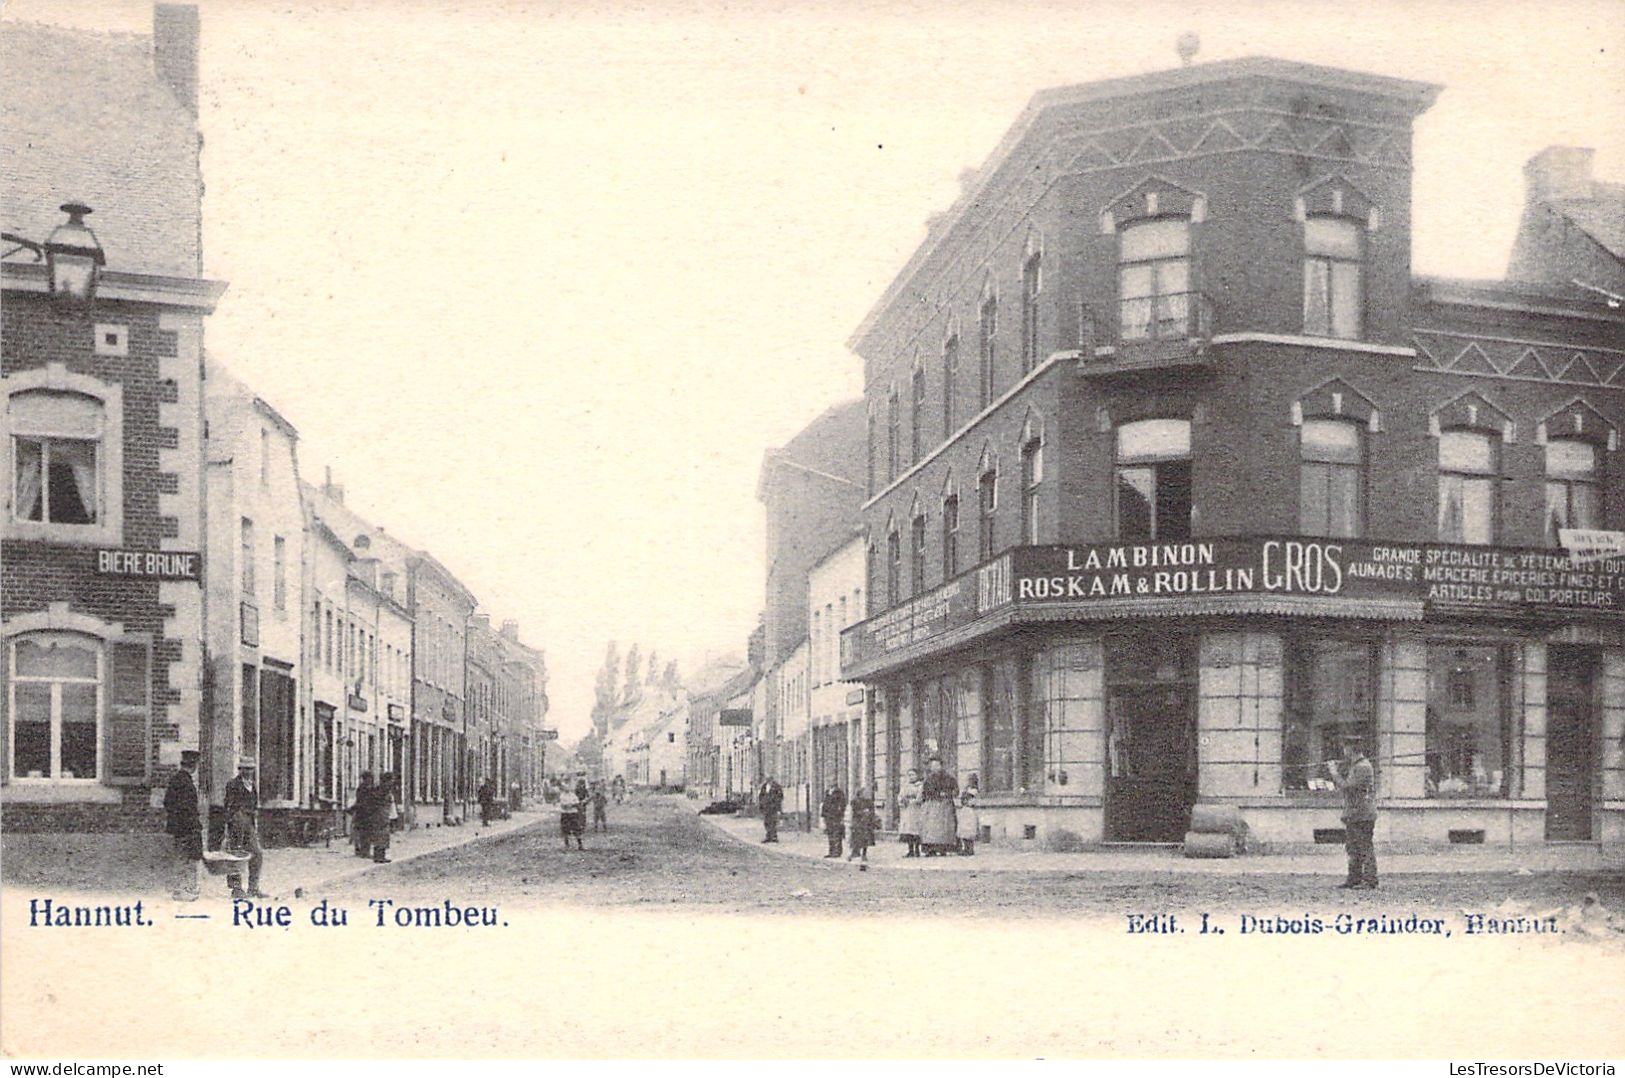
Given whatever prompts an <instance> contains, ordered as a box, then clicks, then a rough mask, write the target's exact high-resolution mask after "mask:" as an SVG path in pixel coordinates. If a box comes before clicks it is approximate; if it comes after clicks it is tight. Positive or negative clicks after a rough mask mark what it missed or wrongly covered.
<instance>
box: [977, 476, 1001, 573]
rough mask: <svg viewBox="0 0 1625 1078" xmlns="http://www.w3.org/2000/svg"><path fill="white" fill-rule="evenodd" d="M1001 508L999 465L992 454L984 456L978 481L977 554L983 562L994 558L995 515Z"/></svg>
mask: <svg viewBox="0 0 1625 1078" xmlns="http://www.w3.org/2000/svg"><path fill="white" fill-rule="evenodd" d="M998 508H999V463H998V461H997V460H995V459H994V458H993V457H992V455H991V454H986V453H984V454H983V455H982V468H981V475H980V476H978V478H977V480H976V515H977V524H978V526H977V536H976V541H977V544H978V546H977V554H978V558H979V560H981V561H986V560H987V559H989V558H991V557H992V556H993V551H994V549H995V540H994V537H993V521H994V514H995V513H996V512H997V511H998Z"/></svg>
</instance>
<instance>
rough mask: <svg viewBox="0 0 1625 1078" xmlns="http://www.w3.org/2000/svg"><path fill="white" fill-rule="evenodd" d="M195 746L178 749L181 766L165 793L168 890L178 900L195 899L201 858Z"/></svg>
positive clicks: (200, 828) (200, 822)
mask: <svg viewBox="0 0 1625 1078" xmlns="http://www.w3.org/2000/svg"><path fill="white" fill-rule="evenodd" d="M197 759H198V753H197V750H196V749H182V750H181V765H180V766H179V767H177V768H176V769H175V774H173V775H171V776H170V779H169V789H168V790H166V791H165V792H164V830H165V831H167V832H168V833H169V835H170V837H171V838H172V839H173V840H174V843H175V855H174V862H173V864H172V871H173V876H174V878H173V880H172V881H171V888H170V893H171V895H173V897H174V898H175V901H177V902H196V901H197V897H198V862H200V861H202V860H203V817H202V816H201V814H200V813H199V812H198V800H197V780H196V778H195V777H194V773H195V772H196V771H197Z"/></svg>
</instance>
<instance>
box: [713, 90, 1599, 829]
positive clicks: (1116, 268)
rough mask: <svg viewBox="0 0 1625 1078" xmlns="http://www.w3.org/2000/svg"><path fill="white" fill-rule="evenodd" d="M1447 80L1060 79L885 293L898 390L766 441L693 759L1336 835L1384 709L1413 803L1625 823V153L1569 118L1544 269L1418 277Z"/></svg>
mask: <svg viewBox="0 0 1625 1078" xmlns="http://www.w3.org/2000/svg"><path fill="white" fill-rule="evenodd" d="M1440 90H1441V88H1440V87H1438V86H1434V85H1430V84H1425V83H1419V82H1414V81H1409V80H1403V79H1395V78H1390V77H1385V76H1378V75H1370V74H1366V73H1362V72H1355V71H1345V70H1337V69H1331V68H1325V67H1317V66H1312V65H1307V64H1299V63H1293V62H1287V61H1281V60H1274V59H1268V58H1256V59H1246V60H1234V61H1222V62H1217V63H1208V64H1199V65H1192V66H1187V67H1183V68H1179V69H1175V70H1172V71H1163V72H1156V73H1152V74H1148V75H1142V76H1136V77H1132V78H1123V79H1114V80H1108V81H1103V82H1093V83H1085V84H1081V85H1077V86H1068V87H1062V88H1058V89H1054V90H1048V91H1044V92H1042V93H1040V94H1039V95H1037V96H1036V97H1035V98H1034V99H1033V101H1032V103H1031V104H1030V105H1029V106H1028V108H1027V109H1026V110H1025V111H1024V112H1023V113H1022V114H1021V116H1020V117H1019V118H1018V119H1017V121H1016V123H1015V124H1014V125H1013V127H1012V128H1011V130H1010V131H1009V132H1008V134H1007V135H1006V136H1005V138H1004V139H1003V140H1002V141H1001V142H1000V144H999V146H998V147H997V149H996V150H995V151H994V153H993V155H992V157H991V158H990V159H989V161H988V162H987V163H986V164H985V165H984V166H983V167H982V168H981V169H979V170H976V171H974V172H971V173H968V174H967V177H966V183H965V187H964V190H963V192H962V195H961V197H960V198H959V199H958V201H956V202H955V204H954V205H953V206H952V207H950V209H949V210H948V211H947V212H946V213H944V214H941V215H938V216H937V217H934V218H933V219H932V221H931V223H930V226H929V229H928V234H927V237H926V239H925V241H924V243H923V244H922V245H921V246H920V248H919V249H918V250H917V251H916V252H915V253H914V255H913V257H912V258H911V259H910V260H909V262H908V264H907V265H906V266H905V267H904V268H903V270H902V271H901V272H900V273H899V275H898V276H897V277H896V279H895V280H894V281H893V282H892V283H891V284H890V286H889V287H888V288H887V289H886V290H885V292H884V294H883V295H882V296H881V297H880V298H879V300H878V302H877V303H876V305H875V307H874V308H873V310H872V311H871V312H870V314H869V315H868V316H867V317H866V318H865V319H864V321H863V322H862V324H861V325H860V326H859V327H858V329H857V330H856V331H855V333H854V334H853V336H852V338H851V340H850V341H849V345H850V347H851V348H852V349H853V350H854V351H855V352H856V353H857V354H858V355H859V356H861V357H862V360H863V382H864V396H863V399H862V400H861V401H856V402H853V403H850V404H843V405H840V406H837V407H835V408H833V409H831V410H830V411H829V412H827V413H826V414H825V415H824V416H822V417H820V418H819V419H818V420H816V421H815V422H814V423H813V424H812V425H811V426H809V427H808V428H807V429H806V430H805V431H803V432H802V434H800V435H798V436H797V437H796V438H795V439H794V440H792V441H791V442H790V443H789V444H788V445H787V446H785V447H784V448H783V449H780V450H776V451H773V452H770V453H769V454H768V455H767V457H766V459H765V460H764V463H763V466H762V471H761V481H760V484H759V488H758V495H759V497H760V498H761V500H762V501H763V503H764V505H765V507H766V512H767V522H768V528H767V533H768V538H767V566H768V569H767V581H766V585H767V586H766V603H765V608H764V615H763V623H762V627H761V629H760V630H759V636H758V638H757V639H756V640H755V641H754V642H753V644H754V646H753V648H752V651H751V661H750V664H749V667H748V669H747V670H746V671H745V672H744V673H743V674H742V675H741V676H740V677H739V679H738V680H737V681H736V682H735V683H733V684H731V685H730V686H729V693H728V694H727V695H726V697H725V698H721V699H717V700H716V701H714V706H713V707H708V708H706V709H705V710H703V711H696V710H694V709H691V717H690V732H689V752H688V760H689V769H690V774H691V776H692V778H693V781H694V783H695V784H696V786H697V787H698V790H697V792H702V793H703V794H705V795H713V796H716V797H739V796H747V797H748V796H749V793H750V791H752V790H753V789H754V787H755V786H756V785H757V783H758V782H759V781H760V780H761V778H762V777H763V776H765V775H768V774H772V775H775V776H777V777H778V778H779V780H780V781H781V782H782V783H783V784H784V785H785V787H786V790H787V792H788V791H794V793H793V795H792V796H791V798H790V799H789V800H793V802H794V803H795V805H796V806H797V807H798V808H800V809H801V810H802V811H805V810H806V809H807V808H808V807H809V806H810V805H811V804H812V803H813V801H812V799H813V798H814V797H815V794H816V791H817V790H818V788H819V787H821V786H823V785H827V784H828V783H830V782H832V781H836V782H841V783H843V784H844V785H845V786H846V788H848V789H850V788H851V787H852V786H865V787H871V786H872V787H874V788H875V790H876V792H877V795H878V798H879V800H880V802H881V804H882V805H883V815H884V816H885V818H886V819H887V820H888V821H895V807H896V804H897V793H898V789H899V786H900V783H901V781H902V777H903V776H904V775H905V774H906V772H907V771H908V770H909V769H914V768H921V767H923V765H924V763H925V762H926V761H927V760H928V759H929V758H930V757H932V756H939V757H941V758H942V760H943V762H944V765H945V767H946V768H947V770H948V771H949V772H950V773H952V774H954V775H955V776H956V777H957V779H958V781H959V784H960V786H961V787H962V788H965V787H972V786H974V787H975V788H977V789H978V790H979V792H980V795H981V796H980V802H979V804H980V806H981V812H980V819H981V826H982V827H983V829H984V834H983V838H984V840H987V841H992V842H995V843H1008V844H1012V845H1034V844H1036V845H1042V846H1046V847H1050V848H1071V847H1076V846H1088V845H1092V844H1096V843H1103V842H1177V841H1179V840H1180V839H1181V838H1182V837H1183V835H1184V834H1185V832H1186V830H1187V828H1188V824H1189V821H1190V818H1191V813H1192V809H1193V806H1194V805H1196V804H1197V803H1198V802H1204V803H1211V804H1218V805H1227V806H1234V808H1235V809H1236V811H1238V812H1239V813H1240V814H1241V816H1242V817H1243V819H1245V821H1246V822H1247V824H1248V826H1249V827H1250V829H1251V830H1252V832H1253V834H1254V835H1255V836H1256V837H1257V838H1258V839H1259V840H1260V841H1263V842H1266V843H1271V844H1278V845H1282V846H1291V845H1294V844H1309V843H1315V842H1336V841H1341V838H1342V831H1341V823H1340V822H1339V813H1340V808H1339V806H1340V802H1339V799H1338V795H1337V793H1336V791H1335V788H1334V784H1333V783H1332V781H1331V776H1330V773H1329V772H1328V770H1327V768H1326V766H1325V762H1326V761H1327V760H1328V759H1331V758H1335V757H1336V756H1337V755H1338V754H1339V751H1340V746H1341V745H1342V744H1343V743H1344V742H1345V741H1346V740H1347V739H1349V738H1353V739H1355V740H1357V741H1358V742H1360V743H1361V744H1362V745H1363V746H1364V748H1365V751H1366V752H1367V753H1368V754H1369V755H1370V756H1371V758H1372V759H1373V761H1374V762H1375V764H1376V767H1377V774H1378V794H1379V812H1380V819H1381V822H1380V823H1379V827H1378V837H1379V839H1381V840H1383V841H1386V842H1393V843H1404V844H1414V845H1418V846H1429V845H1446V844H1451V843H1489V844H1499V845H1503V846H1514V845H1520V844H1522V845H1532V844H1540V843H1582V844H1583V843H1599V842H1611V843H1618V842H1620V841H1625V618H1622V613H1621V612H1622V610H1625V558H1622V557H1620V556H1619V555H1618V551H1619V550H1621V549H1625V543H1622V535H1621V533H1622V532H1625V465H1621V463H1620V462H1619V460H1618V459H1617V458H1618V455H1619V452H1620V439H1619V428H1620V425H1621V424H1622V423H1625V396H1622V394H1625V310H1622V305H1625V298H1622V297H1625V185H1620V184H1617V183H1608V182H1605V181H1602V180H1599V179H1597V178H1596V177H1595V176H1594V175H1593V174H1592V157H1593V155H1592V153H1591V151H1589V150H1586V149H1584V148H1580V147H1567V146H1555V147H1548V148H1546V149H1544V150H1541V151H1540V152H1538V153H1536V154H1534V155H1533V156H1532V157H1531V158H1530V159H1529V162H1528V165H1527V167H1526V169H1525V179H1526V182H1527V201H1526V205H1525V207H1524V212H1523V219H1522V222H1521V225H1520V228H1519V232H1518V235H1517V238H1516V242H1515V244H1514V246H1513V250H1512V254H1511V258H1510V261H1509V264H1508V270H1507V273H1506V275H1505V277H1504V279H1499V280H1461V279H1448V278H1438V277H1424V276H1419V275H1416V274H1414V273H1413V272H1412V268H1411V222H1412V190H1411V173H1412V162H1413V161H1414V160H1415V159H1416V157H1417V155H1418V154H1419V153H1433V152H1435V151H1434V150H1433V149H1432V148H1431V147H1428V146H1423V147H1418V146H1417V145H1416V142H1417V139H1416V137H1415V133H1414V131H1413V124H1414V122H1415V121H1416V119H1417V117H1419V116H1420V115H1422V114H1423V113H1424V112H1425V111H1426V110H1427V109H1428V108H1429V106H1430V105H1431V104H1432V102H1433V101H1434V99H1435V98H1436V96H1437V95H1438V93H1439V92H1440ZM1432 137H1433V138H1440V137H1443V136H1441V135H1434V136H1432ZM1452 152H1458V153H1460V152H1467V151H1464V150H1463V148H1462V147H1461V145H1460V144H1459V143H1456V144H1453V149H1452ZM1461 197H1464V198H1471V197H1473V196H1472V194H1471V191H1470V189H1468V188H1463V189H1462V191H1461ZM1587 547H1589V548H1590V549H1591V551H1592V555H1591V556H1583V551H1584V549H1585V548H1587ZM1609 551H1612V552H1613V555H1612V556H1609V555H1608V552H1609Z"/></svg>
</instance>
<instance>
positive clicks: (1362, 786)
mask: <svg viewBox="0 0 1625 1078" xmlns="http://www.w3.org/2000/svg"><path fill="white" fill-rule="evenodd" d="M1363 741H1364V739H1363V738H1362V737H1361V736H1360V735H1359V734H1345V735H1343V766H1342V767H1341V768H1339V767H1338V766H1337V764H1336V762H1328V763H1327V764H1326V769H1327V770H1328V771H1330V772H1331V774H1332V782H1333V783H1335V784H1336V785H1337V788H1338V789H1339V790H1342V791H1343V846H1344V849H1346V850H1347V851H1348V857H1349V875H1348V879H1346V880H1344V881H1343V883H1342V884H1340V885H1339V886H1342V887H1346V888H1353V889H1362V888H1363V889H1365V890H1371V891H1375V890H1376V889H1377V849H1376V845H1375V843H1374V842H1373V838H1372V833H1373V832H1374V831H1375V830H1376V827H1377V773H1376V769H1375V768H1373V767H1372V766H1371V761H1370V760H1368V759H1366V755H1365V749H1364V747H1363V744H1362V743H1363Z"/></svg>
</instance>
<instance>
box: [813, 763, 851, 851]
mask: <svg viewBox="0 0 1625 1078" xmlns="http://www.w3.org/2000/svg"><path fill="white" fill-rule="evenodd" d="M819 815H821V816H822V817H823V818H824V836H825V837H826V838H828V839H829V852H828V853H826V854H825V855H824V858H825V859H826V860H828V859H831V858H839V857H840V856H841V840H842V839H843V838H845V837H846V825H845V824H844V823H842V821H843V820H844V819H845V818H846V791H845V790H843V789H841V788H840V787H839V786H837V785H836V784H835V783H833V782H832V783H830V784H829V788H828V789H827V790H825V791H824V803H823V805H822V807H821V808H820V809H819Z"/></svg>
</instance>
